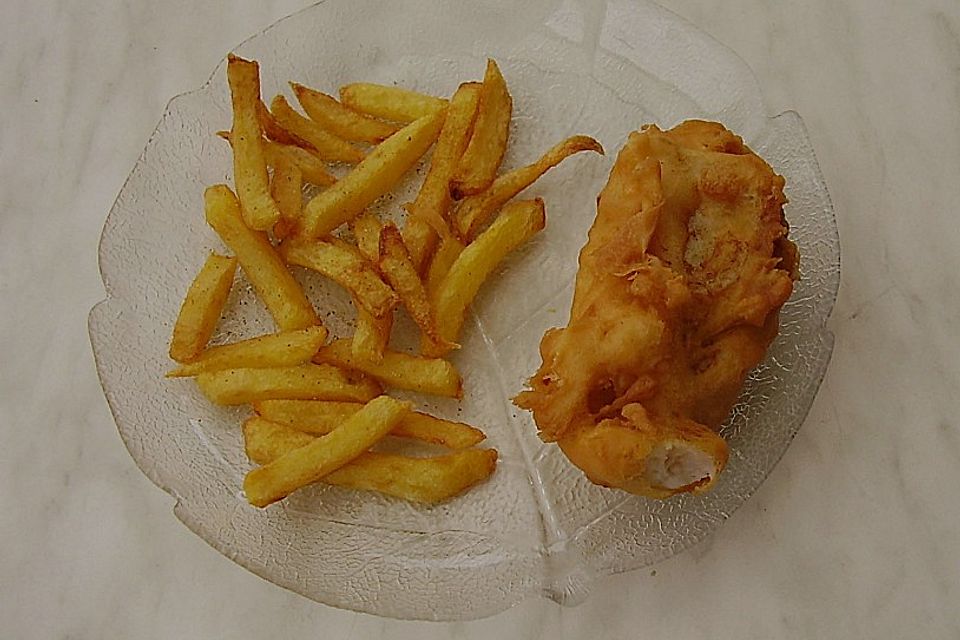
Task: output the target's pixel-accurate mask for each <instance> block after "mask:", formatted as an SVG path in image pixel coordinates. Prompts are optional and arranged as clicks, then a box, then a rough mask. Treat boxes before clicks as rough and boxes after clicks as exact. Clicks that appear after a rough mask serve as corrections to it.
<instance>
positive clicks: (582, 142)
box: [453, 136, 603, 242]
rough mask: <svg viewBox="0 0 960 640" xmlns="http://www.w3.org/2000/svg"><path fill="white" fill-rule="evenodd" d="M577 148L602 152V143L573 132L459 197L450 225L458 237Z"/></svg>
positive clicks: (467, 237) (469, 234)
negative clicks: (529, 161)
mask: <svg viewBox="0 0 960 640" xmlns="http://www.w3.org/2000/svg"><path fill="white" fill-rule="evenodd" d="M581 151H594V152H596V153H599V154H600V155H603V147H602V146H600V143H599V142H597V141H596V140H594V139H593V138H590V137H588V136H573V137H570V138H567V139H566V140H564V141H563V142H560V143H559V144H556V145H554V146H553V147H552V148H551V149H550V150H549V151H547V152H546V153H545V154H543V156H542V157H541V158H540V159H539V160H537V161H536V162H534V163H533V164H529V165H527V166H525V167H521V168H519V169H514V170H513V171H510V172H508V173H505V174H503V175H501V176H500V177H498V178H497V179H496V180H494V181H493V184H491V185H490V186H489V187H487V189H486V190H484V191H483V192H481V193H478V194H476V195H473V196H470V197H468V198H464V199H463V200H461V201H460V203H459V204H458V206H457V210H456V212H455V213H454V215H453V218H454V221H455V222H454V225H455V228H456V231H457V233H458V235H459V236H460V238H461V239H462V240H463V241H464V242H470V241H471V240H473V238H475V237H476V235H477V232H478V231H479V230H480V228H481V226H482V225H483V224H484V223H486V222H487V221H488V220H489V219H490V218H491V217H493V214H495V213H496V212H497V211H499V210H500V208H501V207H503V205H504V204H506V203H507V201H509V200H510V199H511V198H513V197H514V196H515V195H517V194H518V193H520V192H521V191H523V190H524V189H526V188H527V187H529V186H530V185H531V184H533V183H534V182H535V181H536V180H537V179H539V178H540V176H542V175H543V174H544V173H546V172H547V171H548V170H550V169H551V168H553V167H555V166H557V165H558V164H560V163H561V162H563V160H564V159H566V158H568V157H570V156H571V155H573V154H575V153H579V152H581Z"/></svg>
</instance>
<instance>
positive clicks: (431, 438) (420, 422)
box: [253, 400, 486, 449]
mask: <svg viewBox="0 0 960 640" xmlns="http://www.w3.org/2000/svg"><path fill="white" fill-rule="evenodd" d="M362 406H363V405H362V404H360V403H358V402H326V401H323V400H264V401H263V402H257V403H255V404H254V406H253V408H254V411H256V412H257V414H259V415H260V416H262V417H263V418H265V419H266V420H269V421H270V422H276V423H279V424H283V425H286V426H288V427H292V428H294V429H297V430H299V431H305V432H307V433H311V434H313V435H323V434H325V433H329V432H330V431H332V430H333V429H335V428H336V427H337V426H338V425H340V424H343V421H344V420H346V419H347V418H349V417H350V416H352V415H353V414H354V413H356V412H357V411H359V410H360V407H362ZM390 435H392V436H397V437H400V438H413V439H416V440H420V441H422V442H428V443H430V444H436V445H440V446H444V447H449V448H451V449H467V448H469V447H472V446H473V445H475V444H479V443H480V442H482V441H483V440H484V438H486V436H485V435H484V433H483V431H480V429H475V428H474V427H471V426H470V425H468V424H463V423H462V422H452V421H450V420H443V419H441V418H435V417H434V416H430V415H427V414H425V413H420V412H417V411H412V412H410V413H409V414H407V415H406V416H405V417H404V418H403V420H401V421H400V422H399V423H398V424H397V426H396V427H394V429H393V431H391V432H390Z"/></svg>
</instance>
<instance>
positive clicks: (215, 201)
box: [204, 184, 319, 331]
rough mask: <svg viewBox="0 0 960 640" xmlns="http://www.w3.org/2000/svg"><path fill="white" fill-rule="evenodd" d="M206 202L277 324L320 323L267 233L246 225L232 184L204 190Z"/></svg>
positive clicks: (214, 225) (212, 221) (213, 221)
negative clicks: (231, 188)
mask: <svg viewBox="0 0 960 640" xmlns="http://www.w3.org/2000/svg"><path fill="white" fill-rule="evenodd" d="M204 202H205V210H206V217H207V224H209V225H210V226H211V227H212V228H213V230H214V231H216V232H217V234H218V235H219V236H220V238H221V240H223V242H224V244H226V245H227V246H228V247H230V248H231V249H232V250H233V252H234V253H235V254H236V256H237V262H239V263H240V267H241V268H242V269H243V272H244V273H245V274H246V275H247V279H249V280H250V284H252V285H253V288H254V290H256V292H257V296H258V297H259V298H260V299H261V300H263V302H264V304H265V305H266V306H267V309H268V310H269V311H270V315H272V316H273V319H274V321H275V322H276V323H277V326H278V327H280V329H282V330H283V331H290V330H292V329H305V328H306V327H309V326H312V325H315V324H319V320H318V318H317V314H316V312H315V311H314V310H313V306H312V305H311V304H310V301H309V300H307V296H306V295H304V293H303V289H302V288H301V287H300V284H299V283H298V282H297V281H296V280H295V279H294V278H293V275H291V273H290V271H288V270H287V266H286V265H285V264H284V263H283V260H281V259H280V256H279V255H277V252H276V251H274V249H273V246H272V245H271V244H270V241H269V240H268V239H267V236H266V235H265V234H264V233H263V232H260V231H253V230H252V229H249V228H247V226H246V225H245V224H244V223H243V220H241V219H240V205H239V203H238V202H237V198H236V196H234V195H233V192H232V191H230V189H229V187H227V186H226V185H222V184H221V185H214V186H212V187H209V188H208V189H207V190H206V191H205V192H204Z"/></svg>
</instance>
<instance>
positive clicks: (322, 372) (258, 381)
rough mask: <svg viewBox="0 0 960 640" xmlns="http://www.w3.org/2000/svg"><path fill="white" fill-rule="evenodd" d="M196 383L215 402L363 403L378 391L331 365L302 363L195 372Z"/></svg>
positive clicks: (228, 403)
mask: <svg viewBox="0 0 960 640" xmlns="http://www.w3.org/2000/svg"><path fill="white" fill-rule="evenodd" d="M196 380H197V386H199V387H200V391H202V392H203V395H205V396H207V398H209V399H210V401H211V402H213V403H214V404H223V405H234V404H247V403H250V402H257V401H258V400H274V399H278V398H279V399H291V400H348V401H352V402H366V401H367V400H369V399H370V398H373V397H376V396H377V395H378V394H379V393H380V387H379V385H377V384H376V383H374V382H373V381H372V380H369V379H366V378H359V377H358V376H353V375H351V374H349V373H347V372H345V371H342V370H340V369H338V368H337V367H334V366H331V365H323V364H301V365H296V366H293V367H274V368H268V369H248V368H243V369H223V370H222V371H211V372H209V373H201V374H199V375H197V377H196Z"/></svg>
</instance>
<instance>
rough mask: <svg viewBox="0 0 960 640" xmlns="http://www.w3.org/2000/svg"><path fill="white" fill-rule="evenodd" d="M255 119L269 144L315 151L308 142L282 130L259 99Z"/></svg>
mask: <svg viewBox="0 0 960 640" xmlns="http://www.w3.org/2000/svg"><path fill="white" fill-rule="evenodd" d="M257 119H258V120H259V121H260V128H261V129H262V130H263V135H264V136H266V138H267V140H269V141H270V142H275V143H277V144H282V145H284V146H287V147H296V148H298V149H303V150H304V151H309V152H310V153H315V152H316V151H317V148H316V147H315V146H314V145H313V144H311V143H310V142H309V141H307V140H304V139H303V138H301V137H300V136H298V135H297V134H295V133H294V132H292V131H290V130H288V129H286V128H284V126H283V125H282V124H280V121H279V120H277V118H276V116H274V115H273V114H272V113H270V110H269V109H267V105H265V104H263V100H260V99H258V100H257Z"/></svg>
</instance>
